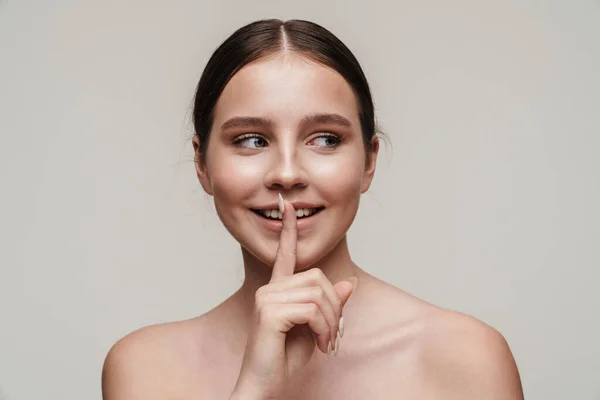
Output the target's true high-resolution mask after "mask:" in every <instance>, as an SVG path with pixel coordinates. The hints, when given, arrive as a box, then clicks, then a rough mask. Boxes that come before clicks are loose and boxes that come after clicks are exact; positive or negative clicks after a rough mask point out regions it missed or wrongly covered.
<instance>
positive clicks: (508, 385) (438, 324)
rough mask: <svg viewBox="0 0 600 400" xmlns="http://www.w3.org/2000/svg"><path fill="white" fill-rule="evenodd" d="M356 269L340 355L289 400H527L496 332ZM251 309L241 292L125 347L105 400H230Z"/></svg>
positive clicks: (311, 370)
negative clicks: (195, 315)
mask: <svg viewBox="0 0 600 400" xmlns="http://www.w3.org/2000/svg"><path fill="white" fill-rule="evenodd" d="M356 271H357V274H356V276H357V277H358V278H359V286H357V290H356V292H355V293H354V294H353V295H352V297H351V298H350V300H349V301H348V303H347V304H346V307H345V308H344V318H345V326H346V327H345V333H344V338H343V339H342V340H341V344H340V349H339V351H338V356H337V357H335V356H332V358H331V359H328V358H327V356H326V355H325V354H323V353H321V352H319V351H318V350H315V352H314V354H313V357H312V358H311V361H310V363H309V365H308V367H307V368H306V370H305V371H304V372H303V373H302V374H301V375H299V376H298V377H297V382H295V383H294V384H292V385H290V387H289V389H288V394H286V395H285V396H282V397H281V398H285V399H315V400H320V399H323V400H325V399H332V400H335V399H367V398H372V399H400V398H406V399H457V400H458V399H461V400H465V399H473V400H475V399H522V389H521V385H520V380H519V375H518V372H517V368H516V365H515V363H514V360H513V357H512V355H511V353H510V350H509V348H508V346H507V344H506V342H505V341H504V339H503V338H502V336H501V335H500V334H499V333H498V332H497V331H495V330H494V329H492V328H490V327H488V326H487V325H485V324H483V323H481V322H479V321H477V320H475V319H473V318H471V317H468V316H465V315H462V314H459V313H454V312H451V311H446V310H442V309H439V308H437V307H434V306H432V305H429V304H427V303H425V302H423V301H421V300H419V299H417V298H415V297H413V296H411V295H409V294H407V293H405V292H403V291H401V290H399V289H397V288H395V287H393V286H391V285H389V284H387V283H385V282H383V281H381V280H378V279H376V278H374V277H372V276H371V275H369V274H367V273H365V272H364V271H362V270H360V269H359V268H358V267H357V269H356ZM245 302H246V300H245V299H244V292H243V288H242V289H241V290H240V291H238V292H236V293H235V294H234V295H233V296H231V297H230V298H229V299H227V300H226V301H225V302H223V303H222V304H220V305H219V306H217V307H216V308H214V309H213V310H211V311H210V312H208V313H207V314H204V315H202V316H200V317H198V318H195V319H191V320H187V321H182V322H175V323H168V324H162V325H155V326H151V327H147V328H144V329H142V330H140V331H137V332H134V333H133V334H131V335H130V336H127V337H126V338H124V339H122V341H121V342H119V343H118V344H117V345H116V346H115V347H114V348H113V349H112V351H111V354H110V356H109V358H108V359H107V366H106V368H105V385H104V392H105V399H107V400H117V399H149V400H150V399H228V398H229V396H230V395H231V393H232V390H233V388H234V386H235V384H236V380H237V378H238V374H239V372H240V367H241V363H242V358H243V355H244V347H245V341H246V338H247V331H246V325H247V322H246V319H245V318H244V315H247V314H245V311H244V310H245V304H246V303H245ZM109 375H112V376H109ZM117 392H118V393H119V394H115V395H114V396H112V393H117Z"/></svg>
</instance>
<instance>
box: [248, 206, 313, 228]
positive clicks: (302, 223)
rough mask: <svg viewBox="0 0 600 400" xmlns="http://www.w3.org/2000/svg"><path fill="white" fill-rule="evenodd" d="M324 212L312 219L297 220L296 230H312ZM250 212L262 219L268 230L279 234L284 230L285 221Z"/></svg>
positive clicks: (311, 217)
mask: <svg viewBox="0 0 600 400" xmlns="http://www.w3.org/2000/svg"><path fill="white" fill-rule="evenodd" d="M324 211H325V210H321V211H319V212H317V213H315V214H313V215H311V216H310V217H303V218H298V219H297V220H296V229H298V230H303V229H307V228H310V227H311V226H312V225H314V224H315V222H316V219H317V217H318V216H319V215H321V214H322V213H323V212H324ZM250 212H251V213H252V214H254V215H255V216H256V218H258V219H260V220H261V221H262V222H263V224H265V226H266V227H267V229H269V230H272V231H275V232H279V231H281V230H282V229H283V221H281V220H279V219H270V218H266V217H262V216H260V215H258V214H256V213H255V212H254V211H250Z"/></svg>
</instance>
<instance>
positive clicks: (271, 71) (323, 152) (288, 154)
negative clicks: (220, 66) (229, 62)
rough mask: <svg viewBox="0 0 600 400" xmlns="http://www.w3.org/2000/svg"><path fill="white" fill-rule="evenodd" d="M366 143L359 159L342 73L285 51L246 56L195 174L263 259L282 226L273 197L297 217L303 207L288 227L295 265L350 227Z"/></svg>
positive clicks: (365, 167)
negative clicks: (293, 229) (294, 233)
mask: <svg viewBox="0 0 600 400" xmlns="http://www.w3.org/2000/svg"><path fill="white" fill-rule="evenodd" d="M375 141H376V139H375ZM374 145H375V146H374V149H375V151H374V153H373V154H372V156H369V157H368V158H367V155H366V153H365V147H364V144H363V138H362V133H361V129H360V121H359V117H358V106H357V101H356V98H355V96H354V93H353V92H352V89H351V88H350V86H349V85H348V84H347V83H346V81H345V80H344V79H343V78H342V76H340V75H339V74H338V73H337V72H335V71H333V70H331V69H329V68H327V67H324V66H322V65H320V64H317V63H315V62H312V61H309V60H308V59H305V58H302V57H300V56H297V55H289V54H288V55H285V56H278V57H271V58H267V59H261V60H259V61H256V62H254V63H251V64H249V65H247V66H245V67H244V68H242V69H241V70H240V71H239V72H238V73H237V74H236V75H235V76H234V77H233V78H232V79H231V80H230V81H229V83H228V84H227V86H226V87H225V89H224V91H223V93H222V95H221V97H220V99H219V101H218V103H217V106H216V109H215V114H214V123H213V128H212V131H211V133H210V140H209V143H208V148H207V150H206V154H205V157H204V158H203V160H201V161H199V162H197V163H196V164H197V172H198V177H199V179H200V182H201V184H202V186H203V188H204V190H205V191H206V192H207V193H208V194H210V195H212V196H213V197H214V202H215V207H216V210H217V213H218V215H219V217H220V219H221V221H222V222H223V224H224V225H225V227H226V228H227V230H228V231H229V232H230V233H231V234H232V235H233V237H234V238H235V239H236V240H237V241H238V242H239V243H240V244H241V245H242V246H243V247H244V248H245V249H246V250H247V251H248V252H250V253H251V254H253V255H254V256H255V257H256V258H257V259H259V260H260V261H262V262H263V263H265V264H268V265H272V264H273V263H274V261H275V254H276V251H277V246H278V240H279V231H280V230H281V227H282V224H281V220H280V219H279V218H280V216H279V215H276V214H277V212H276V211H273V214H272V213H271V211H270V210H277V208H278V207H277V194H278V193H281V194H282V196H283V198H284V199H285V200H288V201H291V202H292V204H294V208H295V209H296V210H297V215H299V214H300V213H302V214H304V213H305V212H306V213H308V215H307V216H305V215H302V216H299V217H298V225H297V227H298V250H297V266H296V269H297V270H303V269H306V268H309V267H311V266H313V265H314V264H315V263H316V262H318V261H319V260H320V259H321V258H322V257H324V256H325V255H327V253H329V252H330V251H331V250H332V249H333V248H334V247H335V246H336V245H337V244H338V243H339V242H340V240H341V239H342V238H343V237H344V235H345V234H346V231H347V230H348V228H349V227H350V225H351V224H352V221H353V220H354V217H355V215H356V212H357V210H358V204H359V199H360V195H361V193H363V192H365V191H366V190H367V189H368V188H369V185H370V183H371V180H372V178H373V173H374V169H375V156H376V153H377V143H374ZM195 146H197V141H196V142H195ZM300 209H302V210H303V211H300Z"/></svg>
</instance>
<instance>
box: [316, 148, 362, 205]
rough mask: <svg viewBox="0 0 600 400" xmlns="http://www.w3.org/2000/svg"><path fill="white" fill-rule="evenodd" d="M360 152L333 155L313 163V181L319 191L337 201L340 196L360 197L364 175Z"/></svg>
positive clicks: (349, 198)
mask: <svg viewBox="0 0 600 400" xmlns="http://www.w3.org/2000/svg"><path fill="white" fill-rule="evenodd" d="M361 162H362V161H361V157H360V154H358V155H356V154H344V155H336V156H332V157H331V159H330V160H328V162H320V163H317V162H315V163H313V164H311V171H312V173H311V175H312V177H313V179H312V181H313V183H314V184H315V185H316V186H318V187H319V191H320V192H322V193H326V194H327V197H329V198H331V200H332V201H333V200H334V199H336V201H335V202H336V203H337V202H338V201H339V200H338V199H340V198H347V201H350V200H351V199H353V198H354V197H357V198H358V197H360V189H361V183H362V176H363V171H364V168H363V164H362V163H361Z"/></svg>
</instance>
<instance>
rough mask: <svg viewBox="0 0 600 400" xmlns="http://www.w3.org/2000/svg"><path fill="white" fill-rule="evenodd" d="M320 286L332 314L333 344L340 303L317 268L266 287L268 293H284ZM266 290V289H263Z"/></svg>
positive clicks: (337, 326)
mask: <svg viewBox="0 0 600 400" xmlns="http://www.w3.org/2000/svg"><path fill="white" fill-rule="evenodd" d="M310 286H320V287H321V288H322V289H323V292H324V293H325V295H326V296H327V299H328V300H329V303H330V304H331V307H332V309H333V312H334V317H333V319H334V321H333V322H332V325H331V343H335V339H336V335H337V331H338V329H339V319H340V317H341V315H342V305H343V304H342V301H341V299H340V297H339V296H338V294H337V292H336V290H335V289H334V287H333V285H332V284H331V282H330V281H329V279H327V277H326V276H325V274H324V273H323V271H322V270H320V269H319V268H312V269H309V270H307V271H302V272H299V273H297V274H295V275H292V276H286V277H283V278H282V279H280V280H279V281H277V282H274V283H271V284H269V285H268V291H269V292H275V291H286V290H290V289H295V288H301V287H310ZM265 288H266V287H265Z"/></svg>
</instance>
